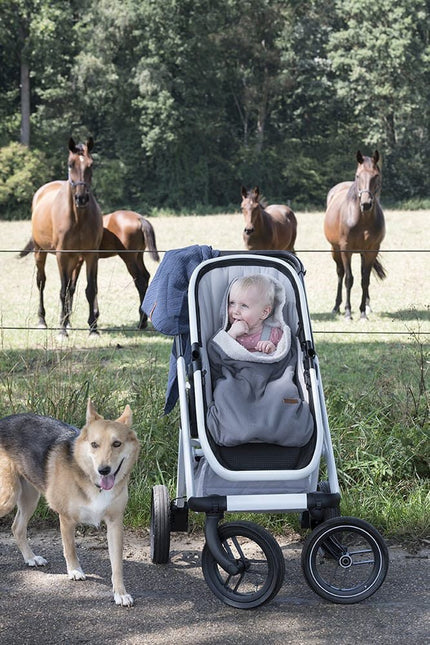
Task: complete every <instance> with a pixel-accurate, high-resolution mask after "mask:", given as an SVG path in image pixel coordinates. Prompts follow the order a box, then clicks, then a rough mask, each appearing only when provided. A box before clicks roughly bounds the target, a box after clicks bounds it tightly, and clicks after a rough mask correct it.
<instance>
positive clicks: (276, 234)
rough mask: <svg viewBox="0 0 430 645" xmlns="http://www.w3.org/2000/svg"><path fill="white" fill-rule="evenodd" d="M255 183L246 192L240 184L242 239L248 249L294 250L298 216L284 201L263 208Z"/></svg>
mask: <svg viewBox="0 0 430 645" xmlns="http://www.w3.org/2000/svg"><path fill="white" fill-rule="evenodd" d="M259 200H260V190H259V188H258V186H256V187H255V188H253V189H251V190H249V191H247V190H246V188H245V187H244V186H242V203H241V206H240V207H241V209H242V213H243V216H244V218H245V228H244V230H243V241H244V243H245V246H246V248H247V249H248V250H250V251H254V250H264V249H265V250H267V249H276V250H281V251H282V250H285V251H293V252H294V243H295V241H296V235H297V219H296V216H295V214H294V213H293V211H292V210H291V208H289V207H288V206H284V205H283V204H272V205H271V206H266V207H264V206H263V205H262V204H261V203H260V201H259Z"/></svg>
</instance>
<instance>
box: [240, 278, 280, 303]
mask: <svg viewBox="0 0 430 645" xmlns="http://www.w3.org/2000/svg"><path fill="white" fill-rule="evenodd" d="M231 286H232V287H233V286H235V287H239V288H241V289H245V290H246V289H249V288H250V287H256V288H257V289H258V290H259V291H260V293H261V294H262V297H264V298H265V302H264V304H265V305H269V307H270V308H271V309H273V305H274V303H275V284H274V282H273V280H271V279H270V278H268V277H267V276H265V275H263V274H262V273H253V274H252V275H244V276H242V277H241V278H238V279H237V280H235V281H234V282H233V284H232V285H231Z"/></svg>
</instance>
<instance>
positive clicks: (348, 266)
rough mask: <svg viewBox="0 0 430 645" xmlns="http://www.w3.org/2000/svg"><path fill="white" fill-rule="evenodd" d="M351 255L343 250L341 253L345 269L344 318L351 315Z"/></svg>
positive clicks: (350, 318)
mask: <svg viewBox="0 0 430 645" xmlns="http://www.w3.org/2000/svg"><path fill="white" fill-rule="evenodd" d="M351 256H352V253H349V252H347V251H344V252H343V253H342V263H343V268H344V271H345V290H346V297H345V318H346V320H352V316H351V289H352V285H353V284H354V276H353V275H352V270H351Z"/></svg>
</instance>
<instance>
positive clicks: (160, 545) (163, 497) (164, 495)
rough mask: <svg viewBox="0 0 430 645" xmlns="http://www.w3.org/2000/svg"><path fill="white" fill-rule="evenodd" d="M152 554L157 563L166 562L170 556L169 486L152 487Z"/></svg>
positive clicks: (152, 558)
mask: <svg viewBox="0 0 430 645" xmlns="http://www.w3.org/2000/svg"><path fill="white" fill-rule="evenodd" d="M150 547H151V550H150V554H151V560H152V562H154V563H155V564H166V563H167V562H168V561H169V556H170V498H169V492H168V490H167V486H164V485H162V484H157V485H156V486H153V488H152V497H151V526H150Z"/></svg>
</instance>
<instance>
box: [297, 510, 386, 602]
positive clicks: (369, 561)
mask: <svg viewBox="0 0 430 645" xmlns="http://www.w3.org/2000/svg"><path fill="white" fill-rule="evenodd" d="M388 560H389V558H388V549H387V547H386V544H385V542H384V540H383V538H382V536H381V535H380V533H379V532H378V531H377V530H376V529H375V528H374V527H373V526H372V525H371V524H369V523H368V522H365V521H364V520H360V519H357V518H355V517H333V518H331V519H328V520H327V521H325V522H323V523H322V524H320V525H319V526H317V528H316V529H315V530H314V531H313V532H312V533H311V534H310V535H308V537H307V538H306V540H305V542H304V545H303V550H302V569H303V573H304V576H305V578H306V581H307V582H308V584H309V585H310V587H311V588H312V589H313V590H314V591H316V593H317V594H319V595H320V596H321V597H322V598H325V599H326V600H330V601H331V602H335V603H339V604H345V605H348V604H353V603H357V602H360V601H361V600H364V599H365V598H368V597H369V596H371V595H372V594H374V593H375V591H377V589H379V587H380V586H381V585H382V583H383V582H384V580H385V576H386V574H387V570H388Z"/></svg>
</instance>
